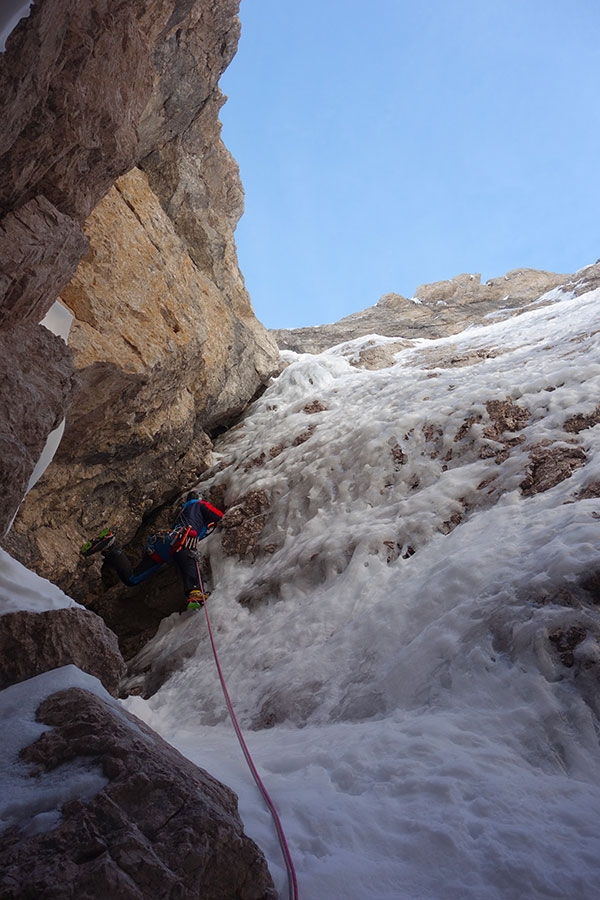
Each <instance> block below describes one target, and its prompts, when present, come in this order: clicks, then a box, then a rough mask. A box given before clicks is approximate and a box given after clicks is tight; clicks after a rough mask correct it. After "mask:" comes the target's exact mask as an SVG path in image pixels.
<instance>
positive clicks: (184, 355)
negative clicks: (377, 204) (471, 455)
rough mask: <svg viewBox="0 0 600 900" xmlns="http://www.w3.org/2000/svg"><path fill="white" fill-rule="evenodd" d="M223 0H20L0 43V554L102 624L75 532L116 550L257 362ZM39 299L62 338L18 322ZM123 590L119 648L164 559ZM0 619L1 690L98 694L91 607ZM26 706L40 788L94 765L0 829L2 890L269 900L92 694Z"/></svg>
mask: <svg viewBox="0 0 600 900" xmlns="http://www.w3.org/2000/svg"><path fill="white" fill-rule="evenodd" d="M238 6H239V0H211V2H210V3H206V2H204V0H136V2H133V0H78V2H77V3H73V2H72V0H43V2H42V0H38V2H36V3H35V4H34V6H33V8H32V12H31V15H30V16H29V17H28V18H27V19H25V20H23V21H22V22H21V23H20V25H19V26H18V27H17V29H16V30H15V32H14V33H13V34H12V35H11V36H10V37H9V39H8V41H7V47H6V52H5V53H4V54H0V97H1V98H2V107H3V127H2V133H1V134H0V376H1V378H0V451H1V456H0V495H1V499H2V503H0V537H1V536H5V534H6V532H7V529H9V528H10V526H11V522H12V521H13V519H14V516H15V513H16V512H17V510H18V509H19V506H20V511H19V515H18V518H17V520H16V521H15V524H14V526H13V527H12V528H11V530H10V532H9V533H8V537H5V541H6V546H7V549H9V551H10V552H11V553H12V554H13V556H15V557H17V558H18V559H20V560H21V561H22V562H24V563H25V564H26V565H29V566H30V567H31V568H34V569H36V570H37V571H38V572H40V573H41V574H44V575H45V576H47V577H50V578H51V579H53V580H54V581H56V582H59V583H61V584H62V585H64V587H65V588H66V590H67V591H69V592H70V593H71V594H72V595H73V596H76V597H77V596H81V597H82V598H85V599H86V601H87V602H89V603H90V604H91V605H93V602H94V598H96V599H97V598H98V597H101V598H102V599H103V601H105V603H106V608H110V607H111V606H112V608H113V610H114V615H113V617H112V619H111V617H110V615H107V619H108V620H109V622H110V624H111V625H112V624H114V623H115V622H116V621H118V620H119V616H120V615H121V611H122V610H123V609H124V604H123V603H122V602H121V600H120V599H119V598H121V597H122V596H124V594H123V590H124V589H123V588H122V587H120V586H118V587H117V586H113V587H112V588H110V589H109V590H108V591H106V592H105V585H104V584H103V582H102V580H101V577H100V572H99V566H98V564H97V562H96V559H95V558H94V560H92V564H91V566H89V567H88V566H86V565H85V564H84V562H83V560H82V558H81V557H80V556H79V554H78V548H79V546H80V545H81V544H82V543H83V541H84V540H85V539H86V538H88V537H90V536H92V535H93V534H94V533H95V532H96V531H97V530H98V529H99V528H100V527H103V526H104V525H106V524H111V525H112V526H113V527H115V528H118V529H119V533H120V537H121V539H122V541H123V542H125V543H126V544H128V543H129V544H130V546H131V549H132V550H133V551H134V552H136V551H138V550H139V547H140V544H141V541H142V536H143V532H144V529H146V530H149V529H152V528H154V527H158V526H159V525H164V524H166V523H167V521H168V517H169V515H170V513H169V509H168V507H169V504H170V503H171V501H172V500H173V498H174V497H175V496H177V495H178V494H179V493H180V492H181V490H182V489H183V487H185V486H186V483H187V482H189V481H193V480H194V479H195V478H197V476H198V475H199V473H200V472H201V471H203V469H204V468H205V467H206V466H207V465H208V464H209V462H210V449H211V438H210V436H211V434H212V433H213V432H218V431H219V430H221V429H223V428H225V427H226V426H227V425H228V424H229V423H230V422H231V421H232V420H233V419H235V418H236V417H237V416H239V415H240V413H241V412H242V411H243V409H244V408H245V407H246V406H247V404H248V403H249V401H250V400H251V399H252V397H253V396H254V395H255V394H256V393H257V392H259V391H260V390H262V388H263V386H264V384H265V383H266V381H267V380H268V378H269V376H270V374H271V372H272V371H273V370H274V369H275V368H276V365H277V358H278V351H277V347H276V345H275V343H274V342H273V340H272V339H271V338H270V337H269V336H268V334H267V332H266V331H265V329H264V328H263V327H262V326H261V325H260V324H259V323H258V322H257V321H256V318H255V316H254V314H253V311H252V308H251V304H250V301H249V298H248V295H247V293H246V291H245V288H244V284H243V279H242V277H241V275H240V273H239V270H238V266H237V260H236V254H235V245H234V239H233V229H234V227H235V224H236V223H237V220H238V218H239V215H240V213H241V211H242V206H243V194H242V189H241V186H240V184H239V178H238V172H237V167H236V165H235V163H234V162H233V160H232V159H231V157H230V155H229V154H228V152H227V151H226V149H225V148H224V146H223V144H222V142H221V139H220V125H219V122H218V112H219V109H220V106H221V104H222V102H223V97H222V95H221V93H220V91H219V88H218V80H219V77H220V75H221V73H222V72H223V70H224V68H225V67H226V65H227V64H228V63H229V61H230V60H231V58H232V56H233V53H234V52H235V48H236V44H237V39H238V35H239V21H238V19H237V10H238ZM59 296H60V297H61V298H62V302H63V303H64V305H65V306H67V307H68V308H69V309H70V310H71V311H72V312H73V314H74V322H73V326H72V329H71V338H70V341H71V345H70V346H69V347H67V346H66V345H65V344H64V343H63V342H62V341H61V340H60V339H59V338H57V337H55V336H54V335H52V334H50V332H49V331H47V330H46V328H44V327H43V326H41V325H40V324H39V322H40V321H41V320H42V318H43V317H44V316H45V314H46V313H47V311H48V310H49V309H50V307H51V306H52V304H53V303H54V302H55V301H56V299H57V297H59ZM65 413H68V416H67V422H66V428H65V433H64V438H63V441H62V443H61V445H60V448H59V451H58V453H57V455H56V457H55V460H54V462H53V463H52V464H51V466H50V468H49V469H48V470H47V473H46V475H45V476H44V477H43V478H42V479H41V480H40V481H39V482H38V483H37V484H36V486H35V487H34V488H33V489H32V490H31V491H30V493H29V495H28V496H27V499H26V501H25V502H24V503H23V502H22V501H23V496H24V494H25V492H26V490H27V488H28V485H29V481H30V476H31V474H32V471H33V469H34V467H35V464H36V462H37V459H38V457H39V455H40V453H41V451H42V449H43V447H44V445H45V442H46V439H47V437H48V435H49V433H50V432H51V431H52V430H53V429H54V428H56V427H57V426H58V425H59V423H60V422H61V421H62V419H63V418H64V416H65ZM169 579H171V580H169ZM157 590H162V593H161V596H160V602H158V603H156V604H154V605H153V603H152V597H153V594H152V592H153V591H154V592H156V591H157ZM175 597H176V599H175ZM127 599H128V600H129V599H130V596H128V597H127ZM135 599H136V602H137V604H138V605H137V608H134V609H132V610H130V611H128V614H127V615H126V616H123V618H124V620H125V621H124V625H123V631H124V632H125V634H124V635H123V634H122V641H124V642H129V643H130V644H131V646H130V647H129V644H128V647H129V649H130V650H131V652H135V650H136V649H137V648H138V646H139V643H140V641H141V640H142V639H144V638H146V637H147V636H148V635H149V633H152V632H153V630H155V629H156V627H157V625H158V623H159V621H160V619H161V617H162V616H163V615H165V614H168V613H169V612H171V611H173V610H174V609H176V608H178V607H180V606H181V600H182V598H181V586H180V585H179V584H178V579H177V578H176V577H175V579H173V573H170V574H167V575H165V576H164V577H161V578H159V579H158V580H157V582H155V584H154V585H153V586H152V587H151V588H149V589H148V591H146V592H144V590H142V591H138V594H137V596H136V598H135ZM104 611H105V609H103V610H102V612H104ZM0 612H1V610H0ZM136 614H137V615H136ZM134 619H135V620H136V626H137V631H136V630H135V629H134V628H133V627H132V622H133V620H134ZM65 623H66V624H67V626H68V633H67V637H66V638H65V632H64V625H65ZM0 626H1V627H0V634H2V636H3V640H4V644H3V649H4V654H3V659H4V666H3V668H2V669H1V674H0V679H3V683H4V684H7V683H9V682H11V681H12V682H14V681H18V680H21V679H23V678H26V677H27V676H29V675H32V674H35V673H38V672H42V671H44V670H45V669H47V668H52V667H55V666H59V665H61V664H63V663H65V662H73V663H75V664H76V665H78V666H81V667H82V668H84V669H86V670H87V671H89V672H93V673H94V674H96V675H98V676H99V677H101V678H102V680H103V681H104V683H105V684H106V686H107V687H108V688H109V690H111V691H113V692H116V690H117V683H118V681H119V676H120V675H121V673H122V670H123V661H122V658H121V656H120V654H119V651H118V649H117V646H116V641H115V639H114V638H112V637H111V636H110V633H109V632H108V633H107V631H106V629H105V628H104V627H100V626H99V620H97V619H96V618H95V617H94V616H93V615H92V613H86V612H82V611H79V610H68V611H63V610H60V611H56V612H53V613H52V614H45V613H44V614H35V616H32V615H29V614H25V613H19V614H16V615H15V617H14V618H13V617H11V616H5V617H4V621H2V620H1V619H0ZM127 629H129V631H128V630H127ZM44 715H45V716H47V721H48V722H49V724H52V725H54V726H56V728H55V730H54V731H52V732H47V733H46V734H45V735H44V736H43V738H42V740H41V741H40V742H38V744H36V745H35V747H34V748H32V749H31V750H30V751H29V752H30V754H31V755H30V757H29V759H30V761H35V762H36V763H37V764H38V766H39V767H40V769H41V770H48V771H49V770H52V771H53V773H54V770H55V769H56V767H58V766H60V767H61V770H60V773H59V775H58V776H56V774H53V775H52V778H54V779H56V778H58V782H61V780H62V779H63V778H66V777H67V776H66V775H65V771H66V770H67V769H68V768H69V766H68V763H69V761H76V760H77V759H79V760H80V765H82V766H83V768H84V769H85V767H86V766H87V765H92V766H93V765H95V764H96V763H97V762H98V761H101V763H102V766H103V768H104V772H105V777H106V778H107V779H109V782H110V783H109V785H108V787H107V788H106V789H105V790H103V791H101V792H100V793H99V794H98V795H97V796H96V797H95V798H94V800H93V801H92V802H91V803H90V804H83V803H81V802H79V801H73V802H71V803H67V804H65V806H64V808H63V811H62V812H63V816H62V820H61V823H60V825H59V826H57V827H56V828H52V829H51V830H50V831H48V832H46V833H43V834H37V835H35V836H34V837H31V836H30V837H29V838H28V839H24V836H23V834H21V833H19V834H16V833H11V832H5V833H4V834H3V835H2V837H1V838H0V857H1V859H2V866H1V868H2V875H1V876H0V894H1V895H2V897H6V898H8V897H13V898H16V897H20V898H23V900H24V898H25V897H32V896H35V897H40V898H48V900H49V898H50V897H58V896H60V897H61V898H63V897H64V898H66V897H77V898H80V897H84V896H87V897H91V896H93V897H107V896H109V895H110V896H111V897H114V898H115V900H117V898H119V897H122V898H125V897H127V898H142V897H155V896H157V895H160V896H169V897H172V898H175V897H177V898H187V897H190V898H191V897H197V896H203V897H206V898H213V897H214V898H215V900H217V898H223V900H225V898H227V900H229V898H231V897H234V896H235V897H239V898H240V900H259V898H265V900H266V898H272V897H274V892H273V889H272V885H271V881H270V878H269V876H268V872H267V870H266V866H265V863H264V860H263V859H262V857H261V855H260V852H259V851H258V850H257V848H256V847H255V845H254V844H252V842H251V841H249V840H248V839H247V838H245V836H244V835H243V832H242V828H241V823H240V821H239V819H238V817H237V813H236V809H235V800H234V798H233V795H232V794H231V792H230V791H228V790H227V789H226V788H223V787H221V786H220V785H217V784H216V782H214V781H213V780H212V779H210V778H209V777H208V776H204V775H203V774H200V773H199V772H198V770H197V769H196V768H195V767H194V766H193V765H192V764H191V763H187V762H186V761H185V760H183V759H182V758H181V757H180V756H179V754H176V753H175V751H172V750H170V749H169V748H168V747H167V746H166V745H164V744H162V742H160V741H159V739H158V738H156V737H153V736H152V734H151V732H149V731H148V730H147V729H145V728H144V726H142V725H141V724H139V725H137V724H133V725H125V724H124V721H125V719H124V716H123V715H122V714H117V713H115V712H111V711H109V710H107V708H106V707H105V706H104V705H103V704H102V703H101V702H100V701H98V700H97V699H96V698H94V697H90V696H89V695H84V696H80V695H79V694H77V693H75V694H73V692H68V693H67V694H65V695H62V696H61V697H59V698H58V699H55V700H51V701H49V702H48V704H47V705H46V706H45V710H44ZM91 758H92V762H90V759H91ZM62 763H65V766H64V767H63V766H62ZM40 777H42V776H41V775H40Z"/></svg>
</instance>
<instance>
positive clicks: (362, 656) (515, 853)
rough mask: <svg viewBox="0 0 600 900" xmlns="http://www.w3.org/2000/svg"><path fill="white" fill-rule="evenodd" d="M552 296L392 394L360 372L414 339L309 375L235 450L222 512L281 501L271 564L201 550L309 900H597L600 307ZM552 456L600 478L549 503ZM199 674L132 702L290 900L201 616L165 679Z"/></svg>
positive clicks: (424, 368) (493, 324)
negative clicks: (508, 412)
mask: <svg viewBox="0 0 600 900" xmlns="http://www.w3.org/2000/svg"><path fill="white" fill-rule="evenodd" d="M549 299H550V300H551V301H552V302H551V303H550V305H544V306H540V305H537V304H532V305H531V307H530V308H529V309H528V311H526V312H524V313H522V314H521V315H519V316H514V317H511V318H509V319H507V320H505V321H501V322H498V321H497V320H496V319H495V318H494V317H492V318H491V319H490V320H489V324H487V325H483V326H478V327H472V328H469V329H468V330H467V331H465V332H463V333H462V334H460V335H455V336H453V337H450V338H444V339H441V340H436V341H428V340H419V341H412V342H410V345H409V346H408V347H406V342H404V344H403V345H402V346H404V347H405V349H402V348H401V347H400V349H399V352H398V353H397V355H396V362H395V364H394V365H393V366H391V367H390V368H386V369H380V370H377V371H368V370H365V369H362V368H360V367H357V366H356V365H354V364H353V363H356V362H357V361H358V360H359V359H360V353H361V350H363V349H365V348H367V347H373V346H377V345H384V344H392V345H393V344H394V339H391V338H380V337H377V336H370V337H369V338H365V339H361V340H359V341H354V342H352V343H351V344H345V345H340V346H339V347H336V348H334V349H332V350H329V351H326V352H324V353H321V354H319V355H314V356H313V355H308V354H305V355H296V354H292V353H288V354H286V358H287V361H288V362H289V366H288V368H286V370H285V371H284V372H283V373H282V375H281V376H280V377H279V378H278V379H277V380H276V381H275V382H274V383H273V384H272V386H271V387H270V388H269V389H268V390H267V392H266V393H265V394H264V395H263V397H262V398H261V399H260V400H259V401H258V402H256V403H255V404H254V406H253V407H252V409H251V411H250V413H249V414H248V415H247V417H246V418H245V419H244V421H243V423H242V424H241V425H240V426H238V427H237V428H236V429H234V430H233V431H231V432H230V433H229V434H228V435H226V436H224V438H223V439H222V440H221V443H220V444H219V445H218V446H217V448H216V450H217V454H218V455H217V463H218V464H217V465H216V466H215V468H214V470H213V472H212V474H211V477H210V479H209V480H208V481H207V482H206V484H205V485H204V487H205V488H209V487H210V486H211V485H219V484H225V485H226V486H227V492H226V501H227V504H228V505H231V504H233V503H235V502H236V499H237V498H240V497H242V496H243V495H245V494H246V493H248V492H249V491H257V490H264V491H265V492H266V494H267V495H268V497H269V499H270V507H269V509H268V510H267V511H266V514H265V515H266V523H265V526H264V528H263V531H262V534H261V536H260V541H259V546H258V548H257V550H256V553H255V554H254V557H253V558H250V559H245V560H239V559H238V558H236V557H227V556H225V554H224V552H223V548H222V544H221V540H220V538H219V537H218V535H215V536H211V537H210V538H209V539H208V540H207V541H206V542H205V543H204V544H203V545H202V547H203V550H204V549H206V553H207V555H208V556H209V558H210V567H211V570H212V584H211V585H210V586H211V587H212V591H213V593H212V596H211V598H210V601H209V609H210V617H211V621H212V624H213V629H214V631H215V638H216V642H217V646H218V649H219V655H220V660H221V665H222V667H223V670H224V672H225V677H226V679H227V684H228V688H229V691H230V694H231V696H232V699H233V703H234V706H235V707H236V710H237V714H238V717H239V720H240V723H241V725H242V728H243V729H245V732H246V737H247V741H248V744H249V747H250V751H251V753H252V755H253V757H254V760H255V762H256V764H257V767H258V769H259V771H260V772H261V775H262V776H263V779H264V781H265V783H266V785H267V788H268V789H269V791H270V794H271V796H272V798H273V800H274V802H275V805H276V806H277V808H278V811H279V814H280V816H281V819H282V822H283V826H284V829H285V832H286V837H287V840H288V843H289V846H290V850H291V853H292V856H293V858H294V862H295V867H296V871H297V876H298V882H299V892H300V897H302V898H303V900H322V898H324V897H328V898H334V897H336V898H337V897H344V900H366V898H369V900H398V898H406V900H408V898H410V900H416V898H419V900H442V898H443V900H458V898H461V900H471V898H472V900H501V898H502V900H508V898H511V900H512V898H514V900H517V898H519V900H521V898H523V897H527V898H528V900H535V898H539V900H542V898H544V900H548V898H561V900H566V898H572V897H578V898H582V900H592V898H596V897H597V895H598V883H599V879H600V836H599V829H598V821H599V819H600V752H599V745H598V712H599V708H598V698H597V684H598V663H599V660H600V653H599V646H600V644H599V643H598V636H599V635H600V628H599V625H598V614H597V609H596V608H594V606H593V604H592V603H590V602H589V596H590V595H589V593H586V592H585V591H583V590H582V588H581V584H582V579H584V578H585V577H586V576H587V575H589V574H590V573H592V572H598V570H599V569H600V565H599V563H598V558H599V554H598V535H599V529H600V523H599V521H598V519H599V518H600V500H599V499H598V497H597V496H596V495H597V494H598V490H597V488H598V486H599V485H600V453H599V452H598V450H599V444H600V426H595V427H594V426H591V425H590V426H589V427H584V428H582V429H581V430H580V431H579V432H577V431H573V430H571V431H566V430H565V428H564V425H565V422H566V420H567V419H569V418H570V417H572V416H574V415H576V414H581V415H583V416H590V414H591V413H592V412H593V411H594V410H595V409H596V407H597V406H598V403H599V400H598V398H599V396H600V390H599V389H600V348H599V345H598V331H597V324H596V323H597V321H598V312H597V309H598V304H599V302H600V291H590V292H588V293H587V294H584V295H582V296H580V297H575V296H570V295H567V294H564V293H561V292H557V293H556V295H555V296H553V297H552V298H546V302H549ZM392 350H393V347H392ZM494 400H499V401H506V400H509V401H510V403H511V404H512V405H513V407H516V408H518V411H521V412H522V413H523V418H522V420H521V421H520V423H519V425H518V426H515V430H514V431H511V433H510V434H509V435H508V437H507V436H506V435H502V436H498V435H496V436H493V435H492V436H490V434H491V433H490V431H489V430H488V425H489V415H488V410H489V406H488V404H489V402H490V401H494ZM315 401H318V402H315ZM540 446H541V447H542V448H544V447H545V448H550V449H551V450H553V449H557V450H558V451H561V452H565V453H566V454H567V455H568V454H569V453H572V452H573V451H574V450H575V451H576V452H579V454H580V457H579V462H578V465H579V467H575V466H574V467H573V471H572V474H571V475H570V477H565V478H564V479H563V480H562V481H559V482H558V483H557V484H555V485H554V486H553V487H551V488H550V489H548V490H545V491H544V492H543V493H538V494H533V495H532V496H527V495H526V494H525V493H524V491H523V490H522V488H521V485H522V483H523V480H524V477H525V474H526V472H527V471H528V465H529V453H530V451H531V450H532V448H535V447H538V448H539V447H540ZM581 451H583V453H584V454H585V456H584V457H583V455H582V454H581ZM583 463H585V464H583ZM586 498H587V499H586ZM569 628H575V629H579V630H580V634H583V635H584V639H582V640H581V641H580V642H579V643H578V644H577V646H576V647H575V648H574V650H573V654H572V655H573V660H572V665H570V666H567V665H565V664H564V661H563V660H561V658H560V656H559V654H558V652H557V649H556V646H555V645H554V644H553V643H552V641H551V640H549V635H551V634H553V633H554V632H556V631H557V629H563V630H568V629H569ZM194 645H197V649H196V650H195V652H193V655H192V656H189V653H190V646H192V647H193V646H194ZM174 655H175V656H179V657H181V658H183V657H185V656H186V655H187V656H188V657H189V658H187V659H186V660H185V661H184V662H182V665H181V669H180V670H179V671H178V672H176V673H175V674H173V675H172V676H171V677H170V679H169V680H168V681H167V682H166V684H164V686H163V687H162V688H161V689H160V690H159V691H158V692H157V693H156V694H155V695H154V696H153V697H151V698H150V699H149V700H143V699H141V698H140V697H131V698H129V699H128V700H127V701H125V704H126V706H127V707H128V708H129V709H131V710H132V711H133V712H134V713H136V714H137V715H138V716H140V717H141V718H143V719H145V720H146V721H147V722H148V723H149V724H150V725H151V726H152V727H153V728H155V729H156V730H157V731H158V732H159V733H161V734H162V735H163V737H165V738H166V739H167V740H169V741H170V742H171V743H173V744H174V745H175V746H177V747H178V748H179V749H180V750H181V751H182V752H183V753H185V754H186V755H187V756H188V757H189V758H190V759H192V760H194V761H195V762H197V763H198V764H199V765H201V766H203V767H205V768H206V769H208V770H209V771H210V772H211V773H212V774H214V775H215V776H217V777H219V778H221V779H222V780H223V781H224V782H226V783H227V784H229V785H230V786H231V787H233V789H234V790H235V791H236V792H237V793H238V795H239V797H240V811H241V814H242V818H243V820H244V823H245V826H246V830H247V832H248V833H249V834H250V836H252V837H253V838H254V839H255V840H256V841H257V842H258V843H259V845H260V846H261V847H262V848H263V850H264V851H265V853H266V854H267V857H268V859H269V864H270V867H271V871H272V873H273V875H274V878H275V880H276V885H277V888H278V890H279V892H280V894H281V896H286V895H287V887H286V875H285V869H284V866H283V863H282V860H281V856H280V853H279V848H278V844H277V839H276V836H275V832H274V830H273V828H272V824H271V822H270V818H269V813H268V812H267V810H266V809H265V808H264V805H263V804H262V801H261V798H260V796H259V794H258V792H257V789H256V788H255V786H254V784H253V782H252V780H251V777H250V774H249V772H248V770H247V769H246V767H245V762H244V760H243V757H242V754H241V752H240V750H239V748H238V746H237V743H236V739H235V736H234V733H233V730H232V729H231V727H230V725H229V724H228V722H227V719H226V707H225V704H224V702H223V699H222V696H221V691H220V685H219V682H218V679H217V674H216V670H215V665H214V662H213V659H212V656H211V651H210V646H209V643H208V638H207V632H206V623H205V620H204V615H203V614H202V613H189V614H186V615H183V616H173V617H171V618H170V619H168V620H166V621H164V622H163V623H162V626H161V628H160V630H159V632H158V634H157V636H156V637H155V639H154V640H153V641H152V642H151V643H150V644H149V645H148V646H147V647H146V648H145V650H144V651H143V660H144V662H145V664H147V665H152V664H154V665H156V666H160V664H161V660H164V659H166V658H171V657H173V656H174Z"/></svg>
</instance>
